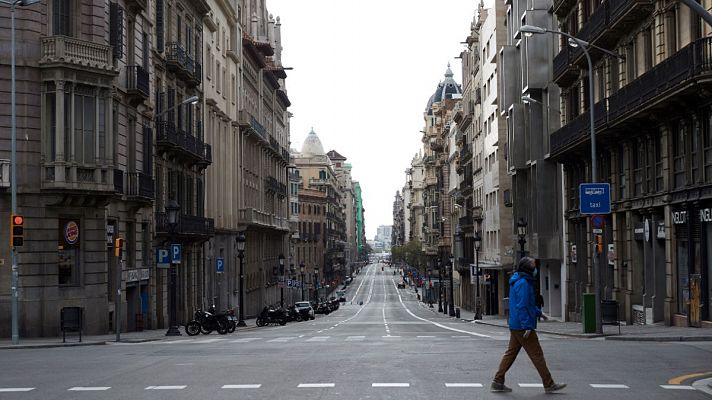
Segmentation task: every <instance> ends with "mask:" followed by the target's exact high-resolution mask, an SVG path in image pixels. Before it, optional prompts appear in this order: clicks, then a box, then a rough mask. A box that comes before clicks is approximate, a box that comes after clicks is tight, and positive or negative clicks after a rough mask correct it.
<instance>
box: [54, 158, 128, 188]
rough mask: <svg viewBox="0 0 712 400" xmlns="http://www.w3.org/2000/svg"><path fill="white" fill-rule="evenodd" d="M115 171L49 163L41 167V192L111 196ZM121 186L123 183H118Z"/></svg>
mask: <svg viewBox="0 0 712 400" xmlns="http://www.w3.org/2000/svg"><path fill="white" fill-rule="evenodd" d="M114 176H115V171H114V168H113V166H110V165H108V162H107V165H93V164H92V165H89V164H75V163H69V162H49V163H45V164H43V165H42V184H41V189H42V190H43V191H53V192H57V191H59V192H77V193H78V194H88V195H97V194H100V193H104V194H107V195H113V194H114V193H115V191H116V187H115V185H114ZM120 186H123V183H120Z"/></svg>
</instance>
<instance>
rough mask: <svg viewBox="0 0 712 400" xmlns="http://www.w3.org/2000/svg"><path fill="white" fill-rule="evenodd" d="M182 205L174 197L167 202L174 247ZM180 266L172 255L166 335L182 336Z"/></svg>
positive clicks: (169, 226) (170, 233) (169, 227)
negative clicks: (177, 286) (179, 286)
mask: <svg viewBox="0 0 712 400" xmlns="http://www.w3.org/2000/svg"><path fill="white" fill-rule="evenodd" d="M179 211H180V206H179V205H178V202H177V201H175V200H174V199H169V200H168V204H166V216H167V217H168V229H169V236H170V240H171V247H173V245H174V243H173V242H175V241H176V240H175V234H176V227H177V226H178V222H179V221H178V220H179V218H180V213H179ZM177 270H178V266H177V265H176V264H175V263H174V262H173V257H171V275H170V285H171V286H170V291H171V293H170V310H169V314H168V319H169V323H168V332H166V336H181V334H180V330H178V294H177V293H176V292H177V288H176V285H177V282H176V281H177V280H178V271H177Z"/></svg>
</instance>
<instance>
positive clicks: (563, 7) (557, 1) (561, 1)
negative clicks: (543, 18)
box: [554, 0, 576, 18]
mask: <svg viewBox="0 0 712 400" xmlns="http://www.w3.org/2000/svg"><path fill="white" fill-rule="evenodd" d="M574 5H576V0H554V13H555V14H556V15H557V16H558V17H559V18H561V17H564V16H566V14H568V13H569V11H570V10H571V7H573V6H574Z"/></svg>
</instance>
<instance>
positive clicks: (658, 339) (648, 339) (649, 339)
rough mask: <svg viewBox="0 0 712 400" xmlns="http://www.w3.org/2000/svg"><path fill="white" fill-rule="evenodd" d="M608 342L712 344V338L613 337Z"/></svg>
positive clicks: (608, 338)
mask: <svg viewBox="0 0 712 400" xmlns="http://www.w3.org/2000/svg"><path fill="white" fill-rule="evenodd" d="M606 340H619V341H638V342H711V341H712V336H612V337H607V338H606Z"/></svg>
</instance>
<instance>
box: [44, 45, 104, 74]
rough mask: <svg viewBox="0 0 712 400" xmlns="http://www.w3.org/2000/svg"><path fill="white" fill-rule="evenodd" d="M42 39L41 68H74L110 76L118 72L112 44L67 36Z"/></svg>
mask: <svg viewBox="0 0 712 400" xmlns="http://www.w3.org/2000/svg"><path fill="white" fill-rule="evenodd" d="M41 40H42V58H41V59H40V61H39V65H40V67H41V68H73V69H77V70H82V71H89V72H94V73H98V74H102V75H109V76H114V75H116V74H117V73H118V71H117V70H116V69H115V68H114V61H113V56H112V53H111V49H112V48H111V46H107V45H103V44H96V43H92V42H88V41H85V40H81V39H75V38H70V37H66V36H47V37H43V38H42V39H41Z"/></svg>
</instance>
